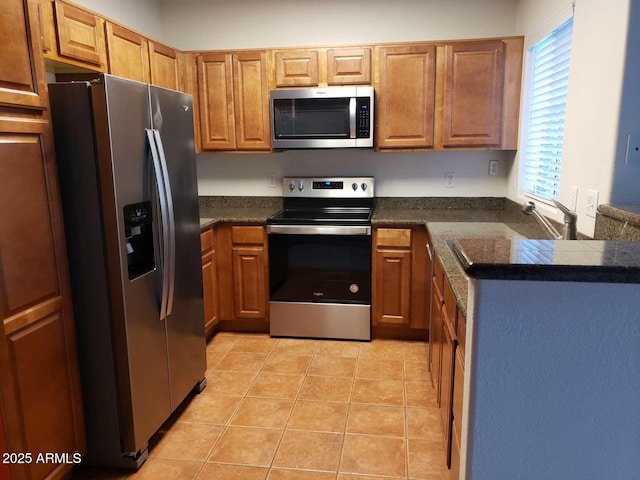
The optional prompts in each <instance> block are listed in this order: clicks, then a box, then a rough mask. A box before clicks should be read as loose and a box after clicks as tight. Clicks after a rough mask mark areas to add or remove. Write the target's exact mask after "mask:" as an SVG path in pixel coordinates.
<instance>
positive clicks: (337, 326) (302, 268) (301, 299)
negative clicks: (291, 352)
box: [267, 177, 374, 340]
mask: <svg viewBox="0 0 640 480" xmlns="http://www.w3.org/2000/svg"><path fill="white" fill-rule="evenodd" d="M373 185H374V181H373V178H371V177H347V178H284V179H283V186H284V197H285V198H284V210H283V211H282V212H279V213H278V214H276V215H273V216H272V217H271V218H269V219H268V220H267V232H268V237H269V271H270V272H269V274H270V279H269V280H270V332H271V335H273V336H290V337H314V338H338V339H352V340H370V339H371V215H372V212H373V206H374V205H373V202H374V197H373V195H374V188H373Z"/></svg>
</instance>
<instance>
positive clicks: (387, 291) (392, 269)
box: [372, 227, 430, 338]
mask: <svg viewBox="0 0 640 480" xmlns="http://www.w3.org/2000/svg"><path fill="white" fill-rule="evenodd" d="M426 238H427V232H426V230H425V229H424V228H416V227H413V228H411V227H406V228H382V227H380V228H376V229H374V231H373V260H372V297H373V298H372V324H373V326H374V328H375V327H383V328H384V329H385V330H386V332H379V333H383V334H386V335H394V330H395V331H396V333H395V335H397V336H400V337H402V336H407V335H408V334H409V333H410V331H411V330H413V331H415V332H416V333H417V335H409V336H418V337H420V336H421V337H422V338H424V337H425V336H426V328H427V325H426V319H427V311H426V310H427V305H428V298H429V293H428V290H429V289H428V281H427V271H430V267H429V266H428V258H429V257H428V255H427V253H426V249H425V243H426Z"/></svg>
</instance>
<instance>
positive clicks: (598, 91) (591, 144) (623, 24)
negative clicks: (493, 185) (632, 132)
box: [509, 0, 640, 235]
mask: <svg viewBox="0 0 640 480" xmlns="http://www.w3.org/2000/svg"><path fill="white" fill-rule="evenodd" d="M567 3H569V2H567V0H544V1H542V2H540V1H539V0H520V1H519V3H518V11H517V21H516V29H517V31H518V33H521V34H524V35H525V42H526V39H527V37H529V36H531V35H533V34H535V33H536V32H537V31H538V30H540V29H541V28H542V27H543V26H544V25H546V24H547V23H548V22H549V20H550V19H551V18H552V17H553V16H554V15H555V14H556V13H558V12H559V11H560V10H562V9H563V7H565V6H566V5H567ZM628 9H629V0H610V1H608V2H602V1H599V0H576V2H575V16H574V27H573V28H574V30H573V43H572V51H571V65H570V69H569V88H568V93H567V110H566V123H565V144H564V151H563V157H562V177H561V181H560V201H561V202H562V203H565V204H568V203H569V200H570V197H571V187H572V186H577V187H578V203H577V212H578V230H579V231H581V232H583V233H586V234H587V235H592V234H593V231H594V226H595V219H594V218H592V217H588V216H587V215H586V195H587V190H588V189H592V190H597V191H598V192H599V203H608V202H609V201H610V200H611V198H612V192H611V189H612V184H613V175H614V165H616V163H619V158H617V155H618V154H619V153H617V151H619V147H618V145H619V140H618V128H619V122H618V119H619V114H620V105H621V96H622V78H623V73H624V65H625V54H626V41H627V38H626V37H627V25H628V22H627V19H628ZM636 63H637V62H636ZM636 68H637V67H636ZM636 85H637V83H636ZM635 115H637V109H636V110H635ZM636 126H638V124H637V122H636ZM638 128H640V127H638ZM519 169H520V163H519V158H518V157H516V162H515V163H514V168H513V170H512V172H511V174H510V179H509V183H510V185H511V188H510V189H509V197H510V198H512V199H513V200H516V201H522V200H523V199H522V198H521V197H519V196H518V192H517V191H516V190H514V188H513V187H514V186H515V185H516V184H517V172H518V171H519ZM636 200H638V198H636ZM540 210H542V211H543V213H546V214H548V215H549V216H551V217H554V218H556V219H558V220H561V219H562V215H561V214H559V213H558V212H557V211H556V210H555V209H552V208H547V207H546V206H544V205H541V206H540Z"/></svg>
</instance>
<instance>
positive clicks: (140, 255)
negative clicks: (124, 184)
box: [123, 202, 156, 280]
mask: <svg viewBox="0 0 640 480" xmlns="http://www.w3.org/2000/svg"><path fill="white" fill-rule="evenodd" d="M123 213H124V225H125V234H126V237H127V265H128V267H129V280H133V279H135V278H138V277H140V276H141V275H144V274H145V273H147V272H150V271H151V270H153V269H154V268H155V266H156V264H155V252H154V241H153V214H152V209H151V202H141V203H133V204H131V205H126V206H125V207H124V208H123Z"/></svg>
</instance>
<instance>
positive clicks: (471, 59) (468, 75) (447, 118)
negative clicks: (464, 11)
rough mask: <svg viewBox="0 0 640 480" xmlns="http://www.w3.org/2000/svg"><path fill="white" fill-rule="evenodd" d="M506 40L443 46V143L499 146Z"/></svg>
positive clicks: (447, 144) (449, 145)
mask: <svg viewBox="0 0 640 480" xmlns="http://www.w3.org/2000/svg"><path fill="white" fill-rule="evenodd" d="M505 50H506V49H505V44H504V42H502V41H500V40H497V41H491V42H477V43H458V44H453V45H447V46H446V48H445V72H444V77H445V78H444V102H443V105H444V108H443V111H442V145H443V147H474V146H486V147H499V146H500V142H501V131H502V97H503V91H504V89H503V83H504V65H505Z"/></svg>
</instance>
